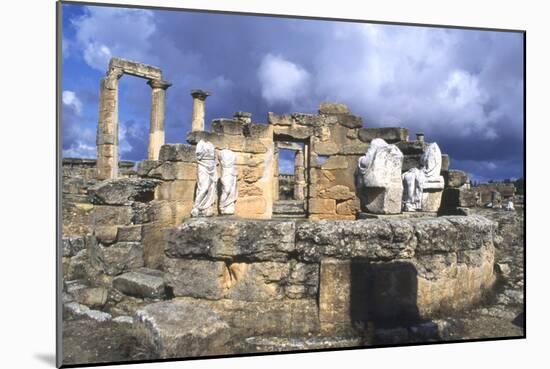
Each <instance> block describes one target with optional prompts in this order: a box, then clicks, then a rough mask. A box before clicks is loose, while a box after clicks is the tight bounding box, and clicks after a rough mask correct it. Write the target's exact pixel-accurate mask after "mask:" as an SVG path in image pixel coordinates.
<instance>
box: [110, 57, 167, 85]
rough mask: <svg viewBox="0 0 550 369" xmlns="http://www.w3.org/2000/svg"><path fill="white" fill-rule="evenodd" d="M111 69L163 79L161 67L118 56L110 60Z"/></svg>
mask: <svg viewBox="0 0 550 369" xmlns="http://www.w3.org/2000/svg"><path fill="white" fill-rule="evenodd" d="M109 69H110V70H111V69H120V70H122V72H124V73H125V74H129V75H131V76H135V77H141V78H147V79H158V80H162V72H161V70H160V68H158V67H154V66H152V65H147V64H143V63H139V62H135V61H132V60H126V59H121V58H116V57H114V58H111V61H110V62H109Z"/></svg>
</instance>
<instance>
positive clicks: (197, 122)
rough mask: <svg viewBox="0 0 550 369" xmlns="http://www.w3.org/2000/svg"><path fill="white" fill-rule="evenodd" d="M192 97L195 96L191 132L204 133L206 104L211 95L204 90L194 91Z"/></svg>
mask: <svg viewBox="0 0 550 369" xmlns="http://www.w3.org/2000/svg"><path fill="white" fill-rule="evenodd" d="M191 96H193V113H192V114H191V131H192V132H195V131H204V102H205V100H206V98H207V97H208V96H210V94H209V93H208V92H206V91H203V90H193V91H191Z"/></svg>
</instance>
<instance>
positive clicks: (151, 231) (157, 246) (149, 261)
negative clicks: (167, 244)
mask: <svg viewBox="0 0 550 369" xmlns="http://www.w3.org/2000/svg"><path fill="white" fill-rule="evenodd" d="M166 225H167V224H166V223H164V222H153V223H148V224H144V225H143V229H142V245H143V265H145V266H146V267H147V268H154V269H159V268H161V267H162V263H163V260H164V229H165V227H166Z"/></svg>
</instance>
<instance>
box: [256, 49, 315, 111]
mask: <svg viewBox="0 0 550 369" xmlns="http://www.w3.org/2000/svg"><path fill="white" fill-rule="evenodd" d="M258 79H259V81H260V87H261V90H262V97H263V98H264V99H265V100H266V101H267V102H268V103H269V104H274V103H290V104H292V105H297V104H298V103H299V101H300V100H301V99H303V98H304V97H305V96H306V95H307V94H308V93H309V88H308V85H309V83H310V74H309V73H308V71H306V70H305V69H304V68H302V67H301V66H300V65H298V64H295V63H292V62H291V61H288V60H286V59H284V58H283V57H281V56H278V55H272V54H267V55H266V56H265V57H264V58H263V60H262V62H261V63H260V66H259V68H258Z"/></svg>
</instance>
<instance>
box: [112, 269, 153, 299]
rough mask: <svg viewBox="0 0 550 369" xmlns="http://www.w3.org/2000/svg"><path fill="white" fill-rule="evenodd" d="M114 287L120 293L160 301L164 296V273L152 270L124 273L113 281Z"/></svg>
mask: <svg viewBox="0 0 550 369" xmlns="http://www.w3.org/2000/svg"><path fill="white" fill-rule="evenodd" d="M113 287H114V288H116V289H117V290H119V291H120V292H122V293H124V294H126V295H129V296H136V297H140V298H149V299H158V298H162V297H163V296H164V280H163V277H162V273H161V272H159V271H156V270H152V269H145V268H143V269H140V270H137V271H132V272H128V273H124V274H122V275H119V276H118V277H115V278H114V279H113Z"/></svg>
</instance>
